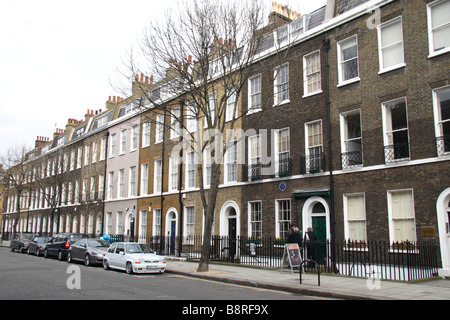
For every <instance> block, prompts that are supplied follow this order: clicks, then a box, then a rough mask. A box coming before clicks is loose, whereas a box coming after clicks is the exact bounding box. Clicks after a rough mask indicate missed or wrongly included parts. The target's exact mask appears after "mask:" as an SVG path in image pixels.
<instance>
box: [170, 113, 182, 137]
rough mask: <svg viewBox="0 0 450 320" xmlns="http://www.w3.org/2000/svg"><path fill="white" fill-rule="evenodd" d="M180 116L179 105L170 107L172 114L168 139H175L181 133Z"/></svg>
mask: <svg viewBox="0 0 450 320" xmlns="http://www.w3.org/2000/svg"><path fill="white" fill-rule="evenodd" d="M180 117H181V109H180V107H176V108H174V109H172V115H171V120H170V139H176V138H179V137H180V134H181V125H180Z"/></svg>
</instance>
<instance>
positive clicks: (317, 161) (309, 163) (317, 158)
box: [300, 152, 325, 174]
mask: <svg viewBox="0 0 450 320" xmlns="http://www.w3.org/2000/svg"><path fill="white" fill-rule="evenodd" d="M322 171H325V155H324V153H323V152H320V153H317V154H315V155H310V156H306V157H301V158H300V173H301V174H308V173H312V174H314V173H319V172H322Z"/></svg>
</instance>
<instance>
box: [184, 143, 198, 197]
mask: <svg viewBox="0 0 450 320" xmlns="http://www.w3.org/2000/svg"><path fill="white" fill-rule="evenodd" d="M195 158H196V157H195V152H194V151H190V152H187V153H186V162H185V163H186V165H185V167H186V181H185V183H186V186H185V188H186V189H194V188H195V180H196V172H195V167H196V165H195V163H196V162H195ZM190 173H193V179H191V177H190V176H189V174H190ZM191 182H193V185H192V184H191Z"/></svg>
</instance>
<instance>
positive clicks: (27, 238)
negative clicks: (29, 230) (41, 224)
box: [19, 233, 34, 240]
mask: <svg viewBox="0 0 450 320" xmlns="http://www.w3.org/2000/svg"><path fill="white" fill-rule="evenodd" d="M33 237H34V234H26V233H25V234H21V235H20V236H19V238H20V239H21V240H31V239H33Z"/></svg>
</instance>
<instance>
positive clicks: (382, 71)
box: [378, 63, 406, 75]
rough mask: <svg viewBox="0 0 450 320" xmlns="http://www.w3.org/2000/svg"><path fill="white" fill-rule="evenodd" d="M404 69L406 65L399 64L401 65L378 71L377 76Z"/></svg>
mask: <svg viewBox="0 0 450 320" xmlns="http://www.w3.org/2000/svg"><path fill="white" fill-rule="evenodd" d="M404 67H406V63H401V64H398V65H396V66H393V67H389V68H386V69H383V70H380V71H378V74H380V75H381V74H384V73H388V72H390V71H394V70H397V69H401V68H404Z"/></svg>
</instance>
